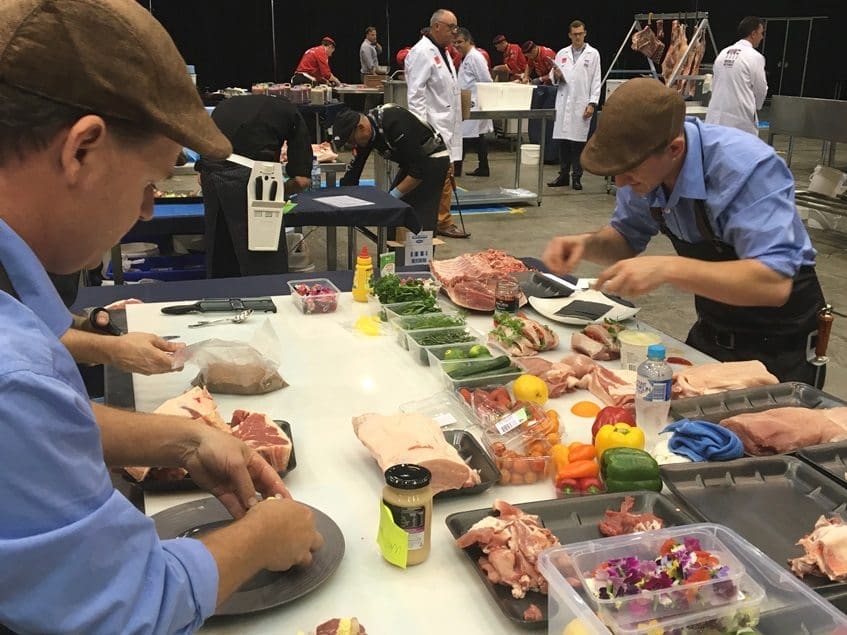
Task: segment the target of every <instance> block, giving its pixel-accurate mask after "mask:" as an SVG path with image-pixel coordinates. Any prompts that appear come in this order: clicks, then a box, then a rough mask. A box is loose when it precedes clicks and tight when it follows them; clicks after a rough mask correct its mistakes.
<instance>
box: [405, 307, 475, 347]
mask: <svg viewBox="0 0 847 635" xmlns="http://www.w3.org/2000/svg"><path fill="white" fill-rule="evenodd" d="M434 321H437V322H438V324H439V325H438V326H436V327H433V326H426V325H427V324H432V323H433V322H434ZM390 323H391V325H392V326H393V327H394V329H395V330H396V331H397V343H398V344H399V345H400V346H402V347H403V348H409V344H408V342H407V341H406V339H407V338H406V335H407V333H409V332H411V331H422V330H427V329H432V328H446V327H452V326H464V325H465V324H467V321H466V320H465V318H464V317H463V316H461V315H459V314H458V313H457V312H455V311H452V312H447V311H442V312H441V313H425V314H423V315H404V316H398V317H393V318H391V322H390Z"/></svg>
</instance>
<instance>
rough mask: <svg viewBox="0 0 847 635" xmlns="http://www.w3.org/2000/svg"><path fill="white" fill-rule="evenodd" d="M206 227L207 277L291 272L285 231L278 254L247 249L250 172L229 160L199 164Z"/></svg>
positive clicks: (282, 231) (200, 162)
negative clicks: (289, 270) (248, 183)
mask: <svg viewBox="0 0 847 635" xmlns="http://www.w3.org/2000/svg"><path fill="white" fill-rule="evenodd" d="M197 171H198V172H200V186H201V187H202V188H203V205H204V207H205V208H206V210H205V225H206V237H205V247H206V276H207V277H209V278H229V277H239V276H259V275H264V274H276V273H288V245H287V243H286V239H285V231H284V230H285V228H284V227H283V228H282V230H281V231H280V234H279V244H278V246H277V250H276V251H250V250H249V249H248V248H247V182H248V181H249V180H250V169H249V168H246V167H244V166H242V165H237V164H235V163H231V162H229V161H207V160H205V159H203V160H201V161H199V162H198V165H197Z"/></svg>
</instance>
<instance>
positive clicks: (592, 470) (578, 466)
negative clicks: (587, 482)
mask: <svg viewBox="0 0 847 635" xmlns="http://www.w3.org/2000/svg"><path fill="white" fill-rule="evenodd" d="M599 473H600V466H599V465H597V462H596V461H587V460H583V461H571V462H570V463H568V464H567V465H566V466H565V467H564V468H558V469H557V470H556V479H557V480H558V479H565V478H590V477H592V476H597V475H598V474H599Z"/></svg>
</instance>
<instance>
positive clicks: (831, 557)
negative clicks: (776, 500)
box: [788, 516, 847, 582]
mask: <svg viewBox="0 0 847 635" xmlns="http://www.w3.org/2000/svg"><path fill="white" fill-rule="evenodd" d="M797 544H798V545H800V546H801V547H803V550H804V551H805V552H806V553H805V554H803V555H802V556H801V557H799V558H793V559H791V560H789V561H788V563H789V564H790V565H791V570H792V571H793V572H794V574H795V575H797V576H799V577H801V578H802V577H803V576H805V575H818V576H825V577H827V578H829V579H830V580H832V581H833V582H847V524H845V523H844V521H843V520H841V519H840V518H837V517H836V518H829V519H827V518H826V517H824V516H821V517H820V518H818V522H816V523H815V529H814V531H813V532H812V533H810V534H809V535H808V536H803V537H802V538H800V540H798V541H797Z"/></svg>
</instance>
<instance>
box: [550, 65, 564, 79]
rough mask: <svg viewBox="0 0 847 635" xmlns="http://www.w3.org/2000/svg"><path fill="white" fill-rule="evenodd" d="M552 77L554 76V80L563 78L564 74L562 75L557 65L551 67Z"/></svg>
mask: <svg viewBox="0 0 847 635" xmlns="http://www.w3.org/2000/svg"><path fill="white" fill-rule="evenodd" d="M553 77H555V78H556V80H557V81H560V82H562V81H564V80H565V76H564V75H562V69H561V68H559V67H558V66H554V67H553Z"/></svg>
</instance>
